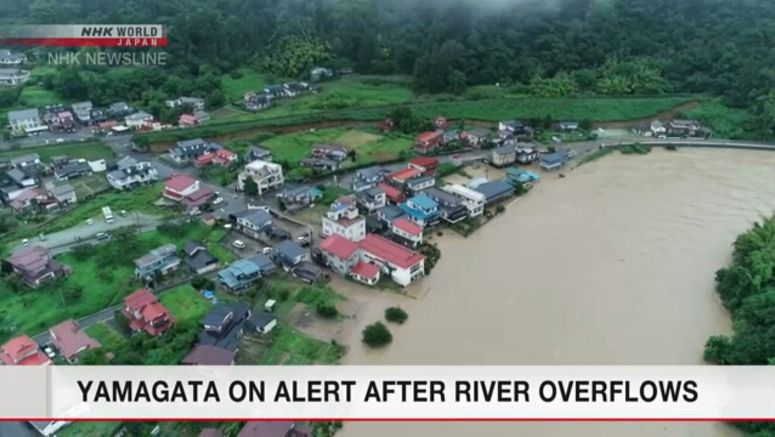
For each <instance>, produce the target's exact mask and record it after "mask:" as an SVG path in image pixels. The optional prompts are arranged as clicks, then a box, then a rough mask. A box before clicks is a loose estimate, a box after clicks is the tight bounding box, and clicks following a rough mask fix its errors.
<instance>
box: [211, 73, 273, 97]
mask: <svg viewBox="0 0 775 437" xmlns="http://www.w3.org/2000/svg"><path fill="white" fill-rule="evenodd" d="M239 73H240V77H238V78H236V79H235V78H233V77H232V76H231V74H224V75H223V76H221V87H222V89H223V94H224V95H225V96H226V101H227V102H232V101H234V100H239V99H242V96H243V95H244V94H245V93H246V92H248V91H261V90H263V89H264V87H265V86H266V85H267V83H266V77H265V76H264V75H263V74H261V73H258V72H256V71H255V70H252V69H250V68H241V69H239Z"/></svg>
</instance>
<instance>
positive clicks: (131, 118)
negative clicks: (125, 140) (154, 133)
mask: <svg viewBox="0 0 775 437" xmlns="http://www.w3.org/2000/svg"><path fill="white" fill-rule="evenodd" d="M149 121H153V115H151V114H149V113H147V112H145V111H137V112H135V113H134V114H130V115H127V116H126V117H125V118H124V123H125V124H126V126H127V127H128V128H130V129H137V128H140V127H142V126H143V125H144V124H145V123H146V122H149Z"/></svg>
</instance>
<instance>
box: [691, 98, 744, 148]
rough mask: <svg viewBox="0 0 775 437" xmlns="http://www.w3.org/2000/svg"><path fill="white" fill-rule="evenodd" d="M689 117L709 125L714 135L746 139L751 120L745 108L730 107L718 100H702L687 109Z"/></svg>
mask: <svg viewBox="0 0 775 437" xmlns="http://www.w3.org/2000/svg"><path fill="white" fill-rule="evenodd" d="M686 115H688V116H689V117H692V118H695V119H697V120H699V121H700V122H701V123H702V124H704V125H706V126H708V127H710V128H711V129H712V130H713V133H714V135H715V136H716V137H721V138H730V139H747V138H749V137H750V132H751V131H754V129H751V126H752V123H753V120H752V117H751V114H750V113H749V112H748V111H746V110H745V109H739V108H730V107H728V106H725V105H724V104H723V103H722V102H721V101H720V100H708V101H704V102H702V103H701V104H700V105H699V106H698V107H697V108H694V109H692V110H690V111H687V114H686Z"/></svg>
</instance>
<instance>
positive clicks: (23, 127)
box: [8, 108, 43, 131]
mask: <svg viewBox="0 0 775 437" xmlns="http://www.w3.org/2000/svg"><path fill="white" fill-rule="evenodd" d="M8 125H9V126H11V129H13V130H15V131H28V130H31V129H35V128H39V127H41V126H42V125H43V124H42V122H41V120H40V113H39V112H38V110H37V109H36V108H30V109H21V110H19V111H10V112H8Z"/></svg>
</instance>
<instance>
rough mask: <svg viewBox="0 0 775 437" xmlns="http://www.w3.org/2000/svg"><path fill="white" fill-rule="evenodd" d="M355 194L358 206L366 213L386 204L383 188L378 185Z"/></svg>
mask: <svg viewBox="0 0 775 437" xmlns="http://www.w3.org/2000/svg"><path fill="white" fill-rule="evenodd" d="M355 196H356V198H357V199H358V206H360V207H361V208H363V209H364V210H366V212H367V213H368V214H371V213H373V212H375V211H376V210H378V209H380V208H382V207H383V206H385V205H386V204H387V195H386V194H385V190H383V189H382V188H379V187H374V188H369V189H368V190H365V191H361V192H359V193H357V194H356V195H355Z"/></svg>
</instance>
